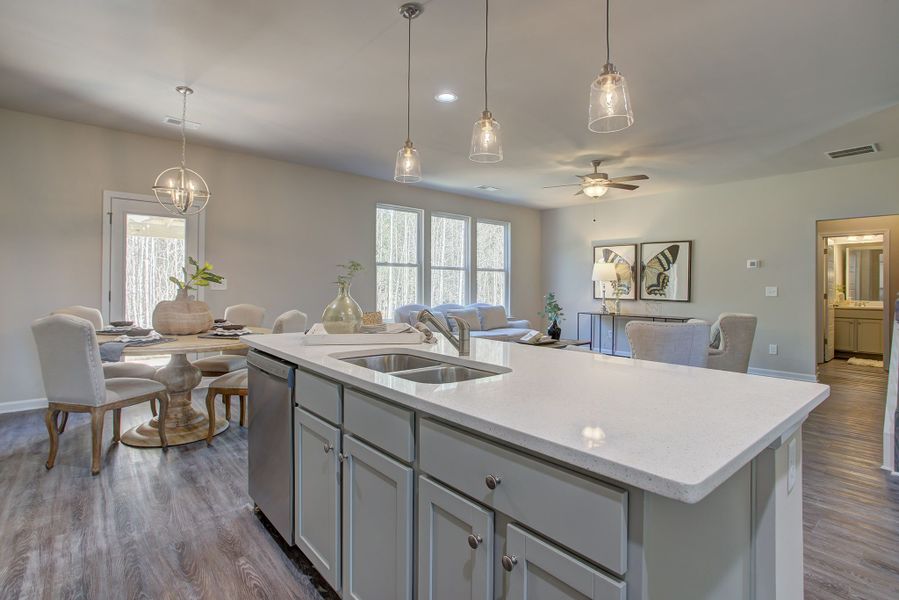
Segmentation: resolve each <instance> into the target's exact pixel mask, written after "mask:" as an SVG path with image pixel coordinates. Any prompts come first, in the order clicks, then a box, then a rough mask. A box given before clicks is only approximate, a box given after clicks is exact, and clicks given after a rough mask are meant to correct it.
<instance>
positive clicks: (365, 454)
mask: <svg viewBox="0 0 899 600" xmlns="http://www.w3.org/2000/svg"><path fill="white" fill-rule="evenodd" d="M412 485H413V475H412V468H411V467H408V466H406V465H404V464H402V463H400V462H398V461H396V460H394V459H392V458H390V457H389V456H387V455H386V454H384V453H382V452H379V451H378V450H375V449H374V448H372V447H370V446H368V445H367V444H365V443H363V442H362V441H360V440H358V439H356V438H355V437H354V436H352V435H344V437H343V597H344V598H351V599H353V600H370V599H375V598H390V599H394V598H395V599H396V600H411V598H412V530H413V523H412V514H413V512H412Z"/></svg>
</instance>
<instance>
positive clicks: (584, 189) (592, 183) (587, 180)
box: [543, 160, 649, 198]
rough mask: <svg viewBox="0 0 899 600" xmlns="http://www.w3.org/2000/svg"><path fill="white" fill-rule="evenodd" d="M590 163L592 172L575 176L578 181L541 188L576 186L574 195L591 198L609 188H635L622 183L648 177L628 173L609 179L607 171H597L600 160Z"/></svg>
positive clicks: (600, 195) (596, 196) (602, 193)
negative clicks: (577, 188) (578, 178)
mask: <svg viewBox="0 0 899 600" xmlns="http://www.w3.org/2000/svg"><path fill="white" fill-rule="evenodd" d="M591 163H592V164H593V172H592V173H589V174H587V175H577V176H576V177H580V178H581V182H580V183H565V184H562V185H545V186H543V189H549V188H558V187H575V186H578V187H580V188H581V189H579V190H578V191H577V192H575V194H574V195H575V196H577V195H578V194H584V195H586V196H589V197H591V198H601V197H602V196H605V195H606V192H608V191H609V188H615V189H617V190H635V189H637V188H638V187H640V186H638V185H630V184H627V183H624V182H625V181H641V180H643V179H649V176H648V175H628V176H626V177H614V178H612V179H609V174H608V173H600V172H599V165H601V164H602V161H601V160H593V161H591Z"/></svg>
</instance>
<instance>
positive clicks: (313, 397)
mask: <svg viewBox="0 0 899 600" xmlns="http://www.w3.org/2000/svg"><path fill="white" fill-rule="evenodd" d="M340 390H341V388H340V384H339V383H335V382H333V381H331V380H329V379H325V378H324V377H319V376H318V375H313V374H312V373H309V372H308V371H297V389H296V398H297V403H298V404H299V405H300V406H301V407H302V408H305V409H306V410H308V411H309V412H313V413H315V414H317V415H318V416H320V417H324V418H325V419H327V420H328V421H330V422H331V423H334V424H339V423H340V416H341V410H340Z"/></svg>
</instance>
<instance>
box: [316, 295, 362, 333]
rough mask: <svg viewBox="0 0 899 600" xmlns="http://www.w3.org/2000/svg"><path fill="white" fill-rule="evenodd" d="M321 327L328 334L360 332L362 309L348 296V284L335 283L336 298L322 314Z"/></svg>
mask: <svg viewBox="0 0 899 600" xmlns="http://www.w3.org/2000/svg"><path fill="white" fill-rule="evenodd" d="M322 325H324V327H325V331H327V332H328V333H359V331H361V330H362V309H361V308H360V307H359V304H358V303H357V302H356V301H355V300H353V297H352V296H350V284H349V282H338V283H337V297H336V298H334V300H333V301H332V302H331V304H329V305H328V306H327V307H326V308H325V312H323V313H322Z"/></svg>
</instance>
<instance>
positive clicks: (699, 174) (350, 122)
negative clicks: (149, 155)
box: [0, 0, 899, 208]
mask: <svg viewBox="0 0 899 600" xmlns="http://www.w3.org/2000/svg"><path fill="white" fill-rule="evenodd" d="M400 3H401V2H400V1H399V0H349V1H345V2H342V3H334V2H322V1H317V2H310V1H308V0H254V1H252V2H248V1H247V0H192V1H190V2H187V1H184V0H181V1H176V0H117V1H116V2H109V1H108V0H106V1H102V0H81V1H79V2H73V1H72V0H40V1H36V0H4V1H3V8H2V19H0V40H2V42H0V106H3V107H7V108H12V109H16V110H23V111H27V112H33V113H39V114H46V115H51V116H54V117H60V118H63V119H69V120H73V121H81V122H86V123H91V124H96V125H101V126H107V127H113V128H118V129H124V130H129V131H135V132H139V133H146V134H151V135H158V136H166V137H172V138H175V137H177V135H178V132H177V129H175V128H172V127H171V126H166V125H162V124H161V121H162V118H163V117H165V116H166V115H179V114H180V104H179V100H180V97H179V96H178V95H177V94H175V92H174V91H173V88H174V86H175V85H177V84H180V83H185V82H186V83H188V84H189V85H191V86H193V87H194V88H195V89H196V91H197V93H196V94H195V95H194V96H192V97H191V101H190V102H191V103H190V107H189V113H188V118H189V119H190V120H193V121H198V122H200V123H201V124H202V126H201V128H200V130H199V131H197V132H192V133H191V134H190V136H191V139H193V140H196V141H201V142H202V143H205V144H209V145H214V146H220V147H227V148H232V149H239V150H244V151H247V152H251V153H254V154H260V155H264V156H270V157H274V158H279V159H284V160H289V161H293V162H298V163H305V164H311V165H317V166H322V167H327V168H331V169H336V170H340V171H349V172H353V173H359V174H362V175H369V176H372V177H378V178H381V179H388V180H389V179H392V176H393V161H394V157H395V154H396V151H397V149H399V147H400V146H401V145H402V142H403V140H404V139H405V131H404V129H405V113H404V111H405V89H404V84H405V45H406V39H405V22H404V21H403V19H402V18H401V17H400V16H399V14H398V12H397V7H398V5H399V4H400ZM603 13H604V10H603V4H602V1H601V0H566V1H564V2H548V1H547V0H494V2H493V3H492V5H491V25H492V26H491V29H492V37H491V69H490V72H491V77H492V79H491V101H490V105H491V106H490V108H491V109H492V110H493V113H494V116H495V117H496V118H497V119H498V120H499V121H500V122H501V123H502V126H503V132H504V152H505V160H504V161H503V162H502V163H499V164H496V165H483V164H475V163H472V162H470V161H469V160H468V143H469V137H470V135H471V126H472V124H473V123H474V121H475V120H476V119H477V118H478V116H479V114H480V111H481V109H482V105H481V102H482V93H483V92H482V77H483V74H482V71H481V64H482V63H481V61H482V60H483V58H482V52H483V26H482V14H483V2H482V0H430V1H429V2H425V11H424V14H423V15H422V16H421V17H420V18H419V19H418V20H416V21H415V22H414V25H413V38H414V39H413V51H414V56H413V90H412V93H413V116H412V119H413V124H412V138H413V140H414V142H415V144H416V146H417V147H418V148H419V151H420V153H421V157H422V164H423V169H422V170H423V174H424V181H423V182H422V183H420V184H417V185H424V186H427V187H432V188H437V189H443V190H449V191H453V192H458V193H462V194H468V195H478V196H482V197H484V198H490V199H495V200H501V201H507V202H514V203H521V204H527V205H531V206H537V207H541V208H546V207H556V206H566V205H570V204H575V203H579V202H584V200H583V196H579V197H578V198H574V197H573V196H572V195H571V194H572V193H573V191H576V189H566V188H563V189H555V190H543V189H541V188H542V186H544V185H553V184H559V183H570V182H575V181H577V180H576V179H575V178H574V177H573V176H574V175H575V174H578V173H586V172H589V171H590V170H591V169H590V166H589V161H590V159H592V158H607V159H609V162H608V164H606V165H604V169H603V170H607V171H608V172H609V174H610V175H611V176H613V177H615V176H620V175H628V174H635V173H647V174H649V175H650V176H651V179H650V180H649V181H647V182H641V183H642V185H641V188H640V190H638V191H637V192H625V191H619V190H612V191H610V193H609V194H608V195H607V196H606V198H616V197H617V198H621V197H622V196H625V195H628V194H631V195H636V194H652V193H658V192H663V191H668V190H673V189H678V188H683V187H685V186H693V185H702V184H708V183H717V182H721V181H727V180H734V179H745V178H751V177H758V176H764V175H771V174H777V173H788V172H794V171H802V170H809V169H816V168H821V167H826V166H831V165H835V164H848V163H851V162H855V161H862V160H872V157H873V159H877V158H888V157H893V156H899V33H897V31H899V2H895V1H894V0H790V1H784V0H754V1H752V2H747V1H745V0H744V1H739V2H738V1H736V0H684V1H681V2H671V1H670V0H630V1H628V2H623V1H621V0H617V1H616V0H613V3H612V60H613V62H615V63H616V65H618V67H619V68H620V69H621V71H622V73H623V74H624V75H625V76H626V77H627V79H628V82H629V86H630V91H631V95H632V99H633V105H634V112H635V118H636V123H635V125H634V126H633V127H631V128H630V129H628V130H625V131H624V132H620V133H614V134H595V133H591V132H589V131H588V130H587V126H586V114H587V92H588V86H589V83H590V81H591V79H592V78H593V77H595V75H596V74H597V72H598V71H599V69H600V68H601V66H602V63H603V62H604V58H605V56H604V44H603V25H604V14H603ZM444 89H451V90H453V91H455V92H456V93H458V94H459V96H460V99H459V101H458V102H456V103H455V104H449V105H444V104H438V103H437V102H435V101H434V100H433V96H434V94H436V93H437V92H439V91H441V90H444ZM871 142H876V143H879V144H880V147H881V150H882V152H881V153H879V154H876V155H869V156H868V157H858V158H848V159H843V160H841V161H839V162H837V161H831V160H830V159H828V158H827V157H826V156H825V155H824V152H825V151H826V150H831V149H835V148H842V147H847V146H853V145H859V144H865V143H871ZM480 184H486V185H493V186H496V187H499V188H501V190H500V191H499V192H492V193H491V192H481V191H480V190H476V189H475V186H477V185H480ZM211 185H212V186H214V185H215V182H211Z"/></svg>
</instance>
